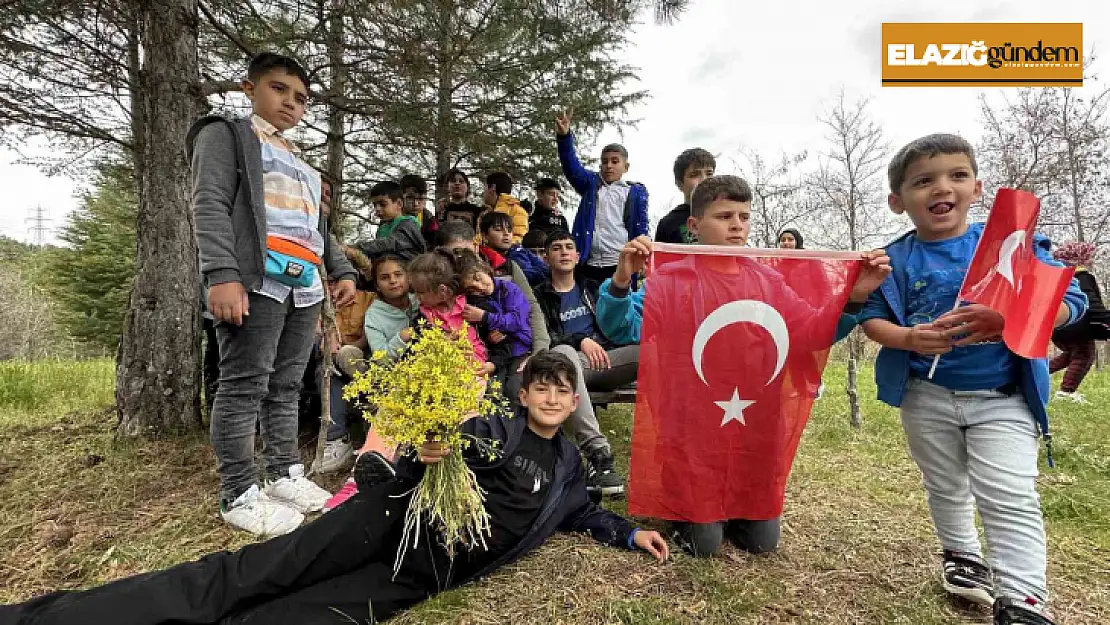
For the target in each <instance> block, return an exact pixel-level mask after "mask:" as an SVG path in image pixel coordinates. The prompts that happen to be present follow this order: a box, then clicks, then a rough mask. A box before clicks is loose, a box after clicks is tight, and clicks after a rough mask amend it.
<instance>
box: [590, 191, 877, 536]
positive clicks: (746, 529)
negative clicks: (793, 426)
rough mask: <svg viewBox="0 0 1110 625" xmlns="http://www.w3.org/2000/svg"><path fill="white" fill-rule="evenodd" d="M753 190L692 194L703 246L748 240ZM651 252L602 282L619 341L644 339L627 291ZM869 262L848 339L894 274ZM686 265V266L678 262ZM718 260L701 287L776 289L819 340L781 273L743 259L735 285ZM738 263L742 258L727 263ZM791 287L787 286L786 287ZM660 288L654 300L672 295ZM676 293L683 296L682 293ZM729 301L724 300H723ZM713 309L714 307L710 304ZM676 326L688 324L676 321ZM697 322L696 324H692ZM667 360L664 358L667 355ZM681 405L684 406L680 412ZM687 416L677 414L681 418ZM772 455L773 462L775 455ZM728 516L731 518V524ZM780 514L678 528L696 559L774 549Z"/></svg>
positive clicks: (694, 227) (601, 301)
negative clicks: (723, 550)
mask: <svg viewBox="0 0 1110 625" xmlns="http://www.w3.org/2000/svg"><path fill="white" fill-rule="evenodd" d="M751 200H752V192H751V188H750V187H749V186H748V184H747V182H745V181H744V180H742V179H740V178H737V177H736V176H713V177H711V178H708V179H706V180H705V181H704V182H702V183H701V184H699V185H698V186H697V189H695V190H694V193H693V194H692V196H691V202H690V219H689V220H688V221H687V223H686V225H687V227H688V228H689V229H690V231H691V232H692V233H693V234H694V235H695V236H696V237H697V241H698V243H699V244H702V245H730V246H744V245H746V244H747V241H748V233H749V230H750V219H751ZM650 255H651V241H650V240H649V239H648V238H647V237H640V238H638V239H636V240H634V241H630V242H629V243H628V244H627V245H626V246H625V247H624V250H623V251H622V252H621V256H620V259H621V262H620V265H619V266H618V268H617V270H616V272H615V273H614V274H613V278H612V279H610V280H607V281H606V282H605V283H604V284H603V285H602V286H601V293H600V295H599V298H598V302H597V313H596V318H597V322H598V327H599V329H600V330H601V331H602V332H604V333H605V335H606V336H608V337H609V338H610V339H612V340H613V341H616V342H619V343H633V342H635V343H638V342H639V341H640V326H641V324H642V321H643V301H644V299H643V293H644V292H643V290H642V289H641V290H639V291H636V292H632V293H630V292H629V289H630V288H631V284H632V276H633V275H634V274H637V273H641V272H642V271H643V268H644V266H645V264H646V262H647V258H648V257H649V256H650ZM864 257H865V260H866V262H865V263H864V266H863V268H862V270H861V272H860V276H859V278H858V280H857V282H856V284H855V286H854V287H853V288H852V292H851V295H850V297H849V304H848V306H847V307H846V308H845V311H844V312H845V314H844V315H842V317H841V324H840V326H839V327H838V328H837V338H838V339H839V338H843V337H844V336H846V335H847V333H848V332H849V331H850V330H851V329H852V328H853V327H854V326H855V318H854V317H852V316H851V315H852V314H854V313H855V312H857V311H858V310H860V309H861V308H862V305H863V302H864V301H866V300H867V296H868V295H869V294H870V293H871V291H873V290H874V289H875V288H877V287H878V285H879V284H880V283H881V282H882V281H883V279H884V278H885V277H886V275H887V274H888V273H889V271H890V268H889V265H887V259H886V256H885V255H884V254H883V252H882V251H881V250H878V251H874V252H867V253H865V254H864ZM678 264H679V265H683V264H685V263H678ZM711 265H712V263H700V264H699V266H698V267H695V269H696V270H699V276H700V277H699V288H701V289H704V290H705V291H707V292H709V293H712V294H717V295H718V296H719V297H728V298H732V299H735V298H736V294H735V293H731V292H729V291H731V290H736V289H739V290H746V289H753V290H754V291H753V292H752V296H755V297H761V296H762V293H764V292H767V291H768V290H772V289H777V290H778V291H779V292H778V294H776V297H779V298H786V299H793V300H795V302H796V303H794V304H792V305H790V306H789V307H787V309H784V310H781V312H782V313H783V315H784V317H785V321H786V323H787V325H788V326H790V327H794V328H798V330H796V331H795V332H793V333H792V336H791V341H792V343H794V344H797V345H799V346H800V345H805V344H811V345H813V344H815V341H814V339H812V338H809V337H806V336H805V330H806V329H807V324H806V323H805V318H806V311H812V308H811V307H810V306H809V305H808V304H806V303H805V302H804V301H802V300H801V299H800V298H798V296H797V295H796V294H794V293H792V292H790V293H784V292H783V286H782V284H783V282H782V277H781V275H779V274H777V273H773V272H771V271H770V270H765V269H760V268H759V267H756V266H752V265H750V264H747V263H744V264H743V265H742V266H743V267H744V268H745V270H746V271H745V273H746V274H747V275H745V280H746V281H747V280H748V279H749V278H750V279H751V280H750V282H751V284H748V283H747V282H744V283H741V284H737V280H736V276H731V275H727V273H728V272H722V271H716V270H714V269H715V268H713V267H712V266H711ZM727 265H730V266H731V267H732V268H735V267H738V266H741V265H740V264H739V263H728V264H727ZM669 267H670V266H669V265H668V266H665V267H663V268H662V269H660V270H659V274H658V276H657V277H656V278H650V279H651V280H656V279H661V278H663V277H664V276H665V275H666V274H667V272H669V271H675V270H679V271H687V270H688V269H687V268H686V267H676V268H675V269H668V268H669ZM786 290H787V291H789V289H786ZM667 295H668V294H666V293H661V294H657V295H654V296H655V297H659V296H663V297H666V296H667ZM676 296H677V295H676ZM722 303H723V302H722ZM708 309H709V310H712V307H709V308H708ZM675 323H684V321H680V320H675ZM691 323H694V322H693V321H691ZM661 357H664V356H661ZM680 410H681V407H679V411H680ZM679 417H681V415H680V414H679V415H676V418H679ZM769 460H770V459H769ZM726 521H727V522H726ZM779 530H780V526H779V519H777V518H775V519H767V520H749V519H728V520H722V521H719V522H715V523H681V524H678V533H679V535H680V536H681V537H682V540H683V543H684V546H685V547H686V549H687V550H688V551H690V552H691V553H692V554H693V555H695V556H709V555H712V554H713V553H715V552H716V551H717V549H718V548H719V547H720V545H721V542H722V540H723V539H724V538H725V537H726V536H727V537H728V538H729V539H730V540H731V541H732V542H733V543H735V544H736V546H737V547H739V548H741V549H744V550H746V551H749V552H752V553H763V552H767V551H773V550H774V549H776V548H777V546H778V542H779Z"/></svg>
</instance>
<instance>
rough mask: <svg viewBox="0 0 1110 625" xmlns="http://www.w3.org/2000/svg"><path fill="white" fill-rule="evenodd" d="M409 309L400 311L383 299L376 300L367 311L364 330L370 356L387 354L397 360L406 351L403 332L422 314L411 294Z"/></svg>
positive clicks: (414, 297)
mask: <svg viewBox="0 0 1110 625" xmlns="http://www.w3.org/2000/svg"><path fill="white" fill-rule="evenodd" d="M408 297H409V307H408V308H407V309H404V310H402V309H400V308H397V307H396V306H394V305H393V304H390V303H388V302H386V301H385V300H384V299H382V298H381V297H377V298H374V301H373V303H371V304H370V308H368V309H366V317H365V318H364V321H363V330H364V331H365V332H366V342H367V343H369V344H370V354H371V355H373V354H375V353H377V352H385V353H386V355H387V356H388V357H389V358H390V360H397V358H399V357H400V356H401V352H402V351H404V349H405V345H406V343H405V342H404V341H402V340H401V331H402V330H404V329H405V328H408V327H410V326H412V322H413V321H414V320H415V319H416V316H417V314H419V312H420V302H419V301H418V300H417V299H416V296H415V295H413V294H411V293H410V294H409V296H408Z"/></svg>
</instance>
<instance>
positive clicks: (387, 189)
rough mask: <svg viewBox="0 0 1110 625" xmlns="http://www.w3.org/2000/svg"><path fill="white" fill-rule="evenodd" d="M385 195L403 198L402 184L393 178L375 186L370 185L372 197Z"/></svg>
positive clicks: (393, 198) (398, 198)
mask: <svg viewBox="0 0 1110 625" xmlns="http://www.w3.org/2000/svg"><path fill="white" fill-rule="evenodd" d="M379 195H384V196H386V197H388V198H389V199H391V200H394V201H396V200H400V199H401V185H399V184H397V183H396V182H393V181H392V180H383V181H381V182H379V183H377V184H375V185H374V186H372V187H370V197H372V198H373V197H377V196H379Z"/></svg>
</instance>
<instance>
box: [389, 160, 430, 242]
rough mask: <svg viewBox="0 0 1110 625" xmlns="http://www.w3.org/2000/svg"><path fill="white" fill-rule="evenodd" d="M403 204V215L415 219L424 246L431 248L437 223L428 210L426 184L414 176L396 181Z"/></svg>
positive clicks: (402, 177)
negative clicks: (399, 186)
mask: <svg viewBox="0 0 1110 625" xmlns="http://www.w3.org/2000/svg"><path fill="white" fill-rule="evenodd" d="M398 184H400V185H401V196H402V199H403V200H404V204H405V214H406V215H412V216H413V217H416V223H417V224H418V225H419V226H420V233H421V235H423V237H424V244H425V245H426V246H427V247H431V245H432V241H433V240H434V239H435V235H436V228H438V227H439V223H438V222H436V217H435V215H434V214H433V213H432V211H430V210H428V183H427V182H426V181H425V180H424V179H423V178H421V177H420V176H417V175H416V174H405V175H404V176H401V179H400V180H399V181H398Z"/></svg>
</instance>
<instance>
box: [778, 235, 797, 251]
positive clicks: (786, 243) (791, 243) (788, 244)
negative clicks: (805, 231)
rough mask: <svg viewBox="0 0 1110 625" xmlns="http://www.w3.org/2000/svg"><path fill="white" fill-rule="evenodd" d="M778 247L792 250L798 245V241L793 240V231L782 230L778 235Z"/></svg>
mask: <svg viewBox="0 0 1110 625" xmlns="http://www.w3.org/2000/svg"><path fill="white" fill-rule="evenodd" d="M779 247H781V248H782V249H784V250H792V249H795V248H797V247H798V242H797V241H796V240H794V233H792V232H783V233H782V234H780V235H779Z"/></svg>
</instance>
